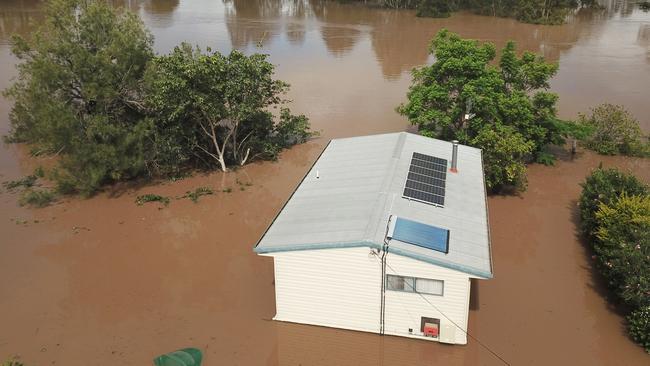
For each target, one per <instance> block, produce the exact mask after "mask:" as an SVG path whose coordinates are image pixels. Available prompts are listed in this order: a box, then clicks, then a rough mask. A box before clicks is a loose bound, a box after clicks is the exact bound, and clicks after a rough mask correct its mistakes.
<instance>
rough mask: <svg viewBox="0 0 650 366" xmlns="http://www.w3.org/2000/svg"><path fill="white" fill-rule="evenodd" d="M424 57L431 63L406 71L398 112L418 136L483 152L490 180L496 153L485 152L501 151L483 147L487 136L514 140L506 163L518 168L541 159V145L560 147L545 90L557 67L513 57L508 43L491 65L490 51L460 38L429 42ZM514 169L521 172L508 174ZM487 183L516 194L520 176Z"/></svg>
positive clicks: (441, 36)
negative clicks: (403, 100)
mask: <svg viewBox="0 0 650 366" xmlns="http://www.w3.org/2000/svg"><path fill="white" fill-rule="evenodd" d="M430 52H431V53H432V54H433V55H434V56H435V62H434V63H433V64H432V65H429V66H424V67H421V68H419V69H415V70H414V71H413V84H412V85H411V87H410V89H409V92H408V94H407V97H408V101H407V102H406V103H404V104H402V105H401V106H399V107H398V112H400V113H401V114H403V115H405V116H406V117H407V118H408V119H409V121H410V122H411V123H413V124H414V125H416V126H418V128H419V130H420V132H421V133H422V134H424V135H427V136H430V137H435V138H440V139H445V140H452V139H457V140H459V141H461V142H462V143H465V144H469V145H474V146H479V147H483V148H485V149H486V151H484V157H485V159H486V170H487V174H488V176H489V175H491V174H492V173H493V172H490V171H489V170H490V169H491V168H497V165H498V163H497V162H496V161H494V162H492V161H490V160H489V159H490V157H495V156H496V155H500V154H494V151H489V150H487V149H489V148H496V146H502V147H505V146H504V145H503V144H499V143H496V142H493V143H490V144H487V140H486V139H485V136H486V134H489V135H493V136H494V137H498V138H503V139H517V141H519V140H521V144H517V147H516V148H514V150H513V151H512V153H513V155H512V157H511V158H510V160H511V162H513V163H514V162H517V164H520V165H521V166H523V163H524V162H525V161H526V160H527V159H528V158H529V157H530V158H537V157H538V156H540V155H541V154H542V152H543V149H544V148H545V146H546V145H548V144H555V143H560V142H562V131H563V129H562V121H560V120H558V118H557V116H556V107H555V104H556V102H557V95H556V94H554V93H550V92H548V91H547V89H548V87H549V84H548V82H549V79H550V78H551V77H552V76H553V75H554V74H555V72H556V71H557V65H556V64H550V63H546V62H545V61H544V59H543V58H542V57H540V56H536V55H535V54H533V53H530V52H524V53H523V54H522V55H521V56H520V57H519V56H517V53H516V48H515V44H514V43H513V42H508V44H507V45H506V46H505V48H504V49H503V50H502V51H501V57H500V59H499V62H498V65H495V64H494V63H493V61H494V60H495V57H496V49H495V47H494V45H493V44H491V43H487V42H486V43H483V44H479V43H478V42H477V41H475V40H469V39H462V38H460V37H459V36H458V35H456V34H454V33H450V32H448V31H447V30H442V31H440V32H439V33H438V34H437V35H436V37H435V38H434V39H433V41H432V42H431V46H430ZM496 131H501V132H504V131H507V133H506V134H504V135H502V134H501V133H497V134H495V132H496ZM481 134H482V135H483V136H480V135H481ZM479 136H480V137H479ZM511 142H514V141H511ZM515 150H516V153H515ZM503 152H504V151H503V150H502V151H501V153H503ZM502 157H503V156H502ZM515 170H516V171H518V172H521V171H522V169H520V168H518V169H514V167H512V171H515ZM492 176H493V177H494V178H495V180H493V181H492V184H491V188H493V189H498V188H499V187H501V186H504V185H515V186H521V187H523V185H522V184H521V183H522V182H521V181H520V180H521V179H522V178H524V177H525V175H522V174H505V175H504V174H494V175H492ZM497 177H499V178H498V179H496V178H497Z"/></svg>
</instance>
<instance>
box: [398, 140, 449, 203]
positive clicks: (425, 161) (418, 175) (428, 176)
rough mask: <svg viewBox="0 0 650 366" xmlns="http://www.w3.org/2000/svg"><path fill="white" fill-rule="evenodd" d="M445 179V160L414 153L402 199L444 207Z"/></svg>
mask: <svg viewBox="0 0 650 366" xmlns="http://www.w3.org/2000/svg"><path fill="white" fill-rule="evenodd" d="M446 179H447V160H446V159H441V158H437V157H435V156H430V155H424V154H420V153H417V152H414V153H413V157H412V158H411V166H410V167H409V173H408V177H407V178H406V185H405V186H404V197H406V198H410V199H415V200H418V201H422V202H426V203H432V204H435V205H440V206H444V204H445V182H446Z"/></svg>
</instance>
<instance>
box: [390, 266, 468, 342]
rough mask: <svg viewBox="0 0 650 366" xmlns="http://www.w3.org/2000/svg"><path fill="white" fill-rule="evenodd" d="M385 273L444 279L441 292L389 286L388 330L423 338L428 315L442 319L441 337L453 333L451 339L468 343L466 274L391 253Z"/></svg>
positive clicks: (451, 340)
mask: <svg viewBox="0 0 650 366" xmlns="http://www.w3.org/2000/svg"><path fill="white" fill-rule="evenodd" d="M386 273H387V274H391V275H399V276H407V277H420V278H430V279H435V280H442V281H444V290H443V295H442V296H437V295H425V294H417V293H412V292H401V291H390V290H386V321H385V333H386V334H392V335H399V336H406V337H409V336H415V337H418V338H420V337H422V336H423V335H422V333H421V332H420V321H421V317H427V318H435V319H440V340H442V341H445V340H446V338H448V337H451V339H450V340H447V341H448V342H451V343H457V344H466V343H467V335H466V333H465V331H466V330H467V318H468V314H469V293H470V279H469V276H468V275H467V274H465V273H462V272H458V271H454V270H451V269H447V268H443V267H438V266H434V265H432V264H429V263H426V262H422V261H418V260H415V259H411V258H408V257H403V256H400V255H396V254H391V253H389V254H388V256H387V266H386ZM427 301H428V302H427ZM440 312H442V313H444V315H443V314H441V313H440ZM454 323H455V324H456V325H454ZM409 328H411V329H412V330H413V332H412V333H409ZM459 328H461V329H459ZM429 339H431V338H429Z"/></svg>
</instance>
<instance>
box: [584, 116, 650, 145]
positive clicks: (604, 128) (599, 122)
mask: <svg viewBox="0 0 650 366" xmlns="http://www.w3.org/2000/svg"><path fill="white" fill-rule="evenodd" d="M578 124H579V125H582V126H585V127H587V128H588V129H589V130H590V132H591V133H590V134H589V136H587V137H586V139H585V144H586V145H587V147H589V148H590V149H593V150H595V151H597V152H598V153H600V154H605V155H614V154H623V155H644V154H647V150H648V146H647V144H648V143H647V142H644V141H643V140H644V139H645V137H644V136H643V132H642V131H641V127H640V126H639V121H637V120H636V119H635V118H634V117H633V116H632V115H631V114H630V113H629V112H628V111H627V110H626V109H625V108H624V107H623V106H620V105H613V104H601V105H599V106H597V107H595V108H593V109H592V112H591V114H590V115H585V114H580V116H579V117H578Z"/></svg>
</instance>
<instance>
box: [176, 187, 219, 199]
mask: <svg viewBox="0 0 650 366" xmlns="http://www.w3.org/2000/svg"><path fill="white" fill-rule="evenodd" d="M212 194H214V190H213V189H212V188H210V187H199V188H197V189H195V190H193V191H188V192H187V193H185V196H183V197H187V198H189V199H190V200H192V202H194V203H197V202H199V198H200V197H201V196H208V195H212Z"/></svg>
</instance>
